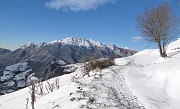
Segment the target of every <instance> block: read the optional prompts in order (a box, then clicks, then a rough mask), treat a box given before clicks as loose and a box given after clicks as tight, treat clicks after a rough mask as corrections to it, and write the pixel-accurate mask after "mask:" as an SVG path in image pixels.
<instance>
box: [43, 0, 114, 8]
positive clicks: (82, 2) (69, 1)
mask: <svg viewBox="0 0 180 109" xmlns="http://www.w3.org/2000/svg"><path fill="white" fill-rule="evenodd" d="M115 1H116V0H51V1H50V2H48V3H46V6H47V7H49V8H53V9H57V10H59V9H62V10H64V11H67V10H72V11H87V10H91V9H97V8H98V7H100V6H102V5H104V4H107V3H115Z"/></svg>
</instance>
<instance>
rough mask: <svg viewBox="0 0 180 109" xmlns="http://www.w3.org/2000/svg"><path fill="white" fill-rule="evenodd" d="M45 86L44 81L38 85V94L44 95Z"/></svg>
mask: <svg viewBox="0 0 180 109" xmlns="http://www.w3.org/2000/svg"><path fill="white" fill-rule="evenodd" d="M43 88H44V86H43V83H42V82H39V83H38V84H37V85H36V89H37V91H36V93H37V94H38V95H41V96H42V95H43V93H44V92H43Z"/></svg>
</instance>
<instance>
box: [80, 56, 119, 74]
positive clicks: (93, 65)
mask: <svg viewBox="0 0 180 109" xmlns="http://www.w3.org/2000/svg"><path fill="white" fill-rule="evenodd" d="M114 59H115V57H109V58H108V59H97V60H90V61H89V62H87V63H85V64H84V66H83V73H84V75H83V76H85V75H88V77H89V76H90V75H89V72H90V71H94V70H96V71H99V70H102V69H104V68H107V67H109V66H112V65H114V64H115V63H114Z"/></svg>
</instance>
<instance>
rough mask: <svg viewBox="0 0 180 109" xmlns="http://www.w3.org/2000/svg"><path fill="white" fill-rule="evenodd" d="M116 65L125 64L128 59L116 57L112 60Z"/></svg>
mask: <svg viewBox="0 0 180 109" xmlns="http://www.w3.org/2000/svg"><path fill="white" fill-rule="evenodd" d="M114 61H115V64H116V65H127V64H128V63H129V61H128V60H126V59H123V58H117V59H115V60H114Z"/></svg>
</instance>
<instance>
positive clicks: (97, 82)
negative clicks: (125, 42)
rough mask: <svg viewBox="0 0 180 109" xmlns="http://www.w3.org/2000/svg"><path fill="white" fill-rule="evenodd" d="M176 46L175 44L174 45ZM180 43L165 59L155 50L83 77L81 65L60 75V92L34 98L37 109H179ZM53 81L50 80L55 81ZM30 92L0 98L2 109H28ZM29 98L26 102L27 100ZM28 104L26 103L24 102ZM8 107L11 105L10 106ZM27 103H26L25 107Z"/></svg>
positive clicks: (45, 92) (15, 93)
mask: <svg viewBox="0 0 180 109" xmlns="http://www.w3.org/2000/svg"><path fill="white" fill-rule="evenodd" d="M175 43H176V44H175ZM179 45H180V40H177V41H175V42H173V43H171V44H170V46H169V47H170V48H169V49H168V57H167V58H161V57H160V56H159V53H158V50H157V49H153V50H152V49H149V50H143V51H141V52H139V53H137V54H135V55H134V56H130V57H125V58H117V59H115V63H116V65H115V66H111V67H109V68H106V69H103V70H102V71H94V72H91V73H90V77H88V76H84V77H83V76H82V75H83V72H82V67H81V66H82V64H76V66H77V67H78V69H77V70H76V71H75V72H74V73H71V74H67V75H63V76H59V77H57V78H59V84H60V87H59V89H55V90H54V91H53V92H48V91H47V90H46V88H45V87H46V85H47V81H45V82H44V83H43V86H44V93H43V95H41V96H39V95H38V96H37V99H36V102H35V108H37V109H82V108H83V109H87V108H94V109H119V108H121V109H144V108H146V109H179V108H180V105H179V103H180V94H179V91H180V85H179V84H180V74H179V71H180V61H179V60H180V49H179ZM55 80H56V78H53V79H51V80H49V81H55ZM28 91H29V89H28V88H25V89H22V90H19V91H17V92H13V93H10V94H6V95H3V96H0V108H2V109H20V108H26V107H27V106H28V109H31V105H30V94H29V92H28ZM27 98H29V100H26V99H27ZM27 101H28V103H27ZM9 104H11V105H9ZM26 104H28V105H27V106H26Z"/></svg>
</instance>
